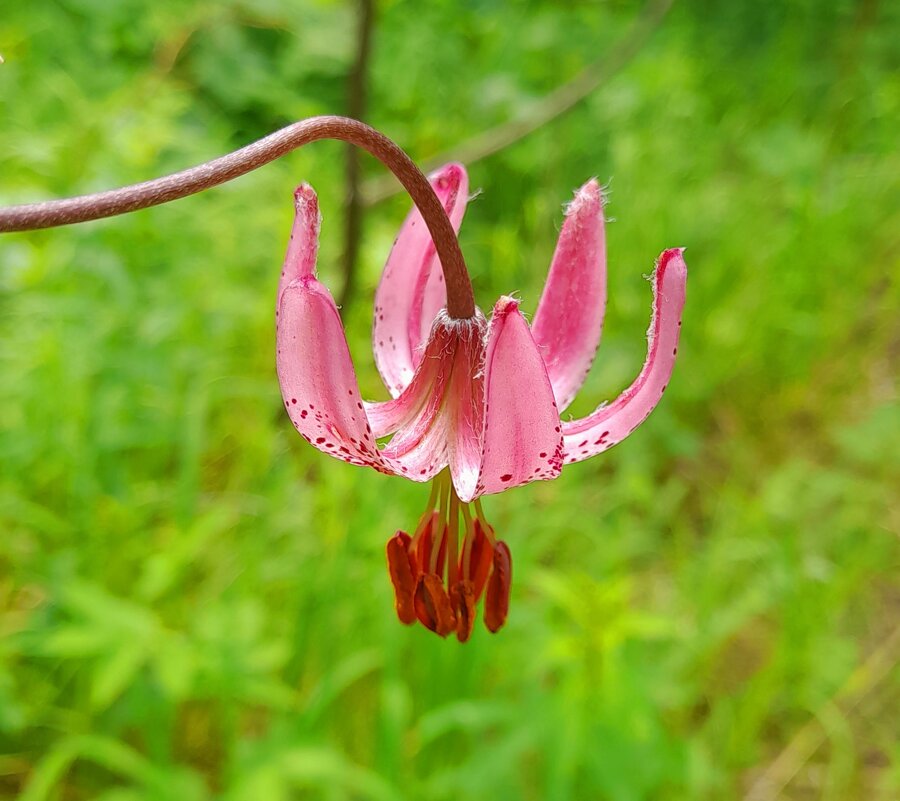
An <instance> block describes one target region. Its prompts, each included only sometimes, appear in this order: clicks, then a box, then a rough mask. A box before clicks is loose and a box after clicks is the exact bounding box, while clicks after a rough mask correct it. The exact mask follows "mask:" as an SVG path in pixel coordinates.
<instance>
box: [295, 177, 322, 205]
mask: <svg viewBox="0 0 900 801" xmlns="http://www.w3.org/2000/svg"><path fill="white" fill-rule="evenodd" d="M309 203H313V204H315V206H316V207H318V205H319V199H318V197H317V196H316V190H315V189H313V188H312V187H311V186H310V185H309V184H307V183H303V184H300V186H298V187H297V188H296V189H295V190H294V206H295V207H296V209H297V211H304V210H306V208H307V204H309Z"/></svg>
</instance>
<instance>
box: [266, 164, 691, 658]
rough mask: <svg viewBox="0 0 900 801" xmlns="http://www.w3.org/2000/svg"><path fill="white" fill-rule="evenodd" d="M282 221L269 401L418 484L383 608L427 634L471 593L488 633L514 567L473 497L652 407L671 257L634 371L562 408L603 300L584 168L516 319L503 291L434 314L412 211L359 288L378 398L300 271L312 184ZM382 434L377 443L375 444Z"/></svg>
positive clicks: (465, 616)
mask: <svg viewBox="0 0 900 801" xmlns="http://www.w3.org/2000/svg"><path fill="white" fill-rule="evenodd" d="M430 181H431V184H432V187H433V189H434V191H435V193H436V194H437V196H438V198H439V199H440V201H441V203H442V204H443V206H444V209H445V211H446V213H447V216H448V217H449V218H450V221H451V223H452V224H453V227H454V229H456V230H457V231H458V230H459V226H460V224H461V222H462V218H463V214H464V211H465V206H466V202H467V199H468V179H467V176H466V172H465V169H464V168H463V167H462V166H461V165H459V164H449V165H447V166H446V167H444V168H442V169H440V170H438V171H437V172H436V173H434V174H433V175H432V176H431V177H430ZM294 200H295V219H294V225H293V230H292V232H291V240H290V244H289V245H288V251H287V256H286V258H285V264H284V270H283V271H282V273H281V281H280V283H279V287H278V300H277V308H276V320H277V367H278V378H279V382H280V384H281V391H282V396H283V398H284V404H285V407H286V409H287V411H288V414H289V416H290V418H291V421H292V422H293V424H294V427H295V428H296V429H297V430H298V431H299V432H300V435H301V436H302V437H303V438H304V439H305V440H306V441H307V442H309V443H310V444H311V445H312V446H313V447H315V448H318V449H319V450H320V451H322V452H323V453H327V454H329V455H331V456H334V457H336V458H338V459H342V460H344V461H346V462H350V463H351V464H357V465H366V466H369V467H372V468H374V469H376V470H378V471H379V472H382V473H389V474H394V475H398V476H403V477H406V478H409V479H410V480H412V481H419V482H428V481H430V482H432V488H431V492H430V496H429V500H428V503H427V505H426V508H425V511H424V513H423V514H422V516H421V518H420V519H419V521H418V524H417V526H416V528H415V529H414V530H413V533H412V534H411V535H410V534H408V533H406V532H404V531H398V532H397V533H396V534H395V535H394V536H392V537H391V538H390V539H389V540H388V543H387V562H388V570H389V574H390V577H391V581H392V583H393V586H394V592H395V606H396V610H397V614H398V616H399V618H400V620H402V621H403V622H404V623H413V622H415V621H416V620H419V621H420V622H421V623H423V624H424V625H425V626H427V627H428V628H429V629H431V630H432V631H435V632H437V633H438V634H440V635H441V636H447V635H448V634H450V633H451V632H455V633H456V635H457V637H458V638H459V639H460V640H461V641H465V640H467V639H468V638H469V636H470V635H471V632H472V626H473V624H474V620H475V607H476V605H477V604H478V602H479V601H480V599H481V598H482V597H484V598H485V604H484V619H485V623H486V625H487V627H488V629H490V630H491V631H496V630H498V629H499V628H500V627H501V626H502V625H503V623H504V622H505V620H506V616H507V611H508V606H509V592H510V582H511V576H512V574H511V569H512V562H511V557H510V552H509V548H508V547H507V545H506V544H505V543H504V542H503V541H501V540H499V539H498V538H497V536H496V533H495V531H494V529H493V527H492V526H491V525H490V524H489V523H488V522H487V520H486V519H485V517H484V513H483V509H482V507H481V504H480V502H479V498H480V497H481V496H482V495H488V494H491V493H496V492H501V491H503V490H506V489H510V488H512V487H516V486H519V485H521V484H527V483H529V482H531V481H537V480H547V479H552V478H556V477H557V476H558V475H559V473H560V471H561V470H562V467H563V465H564V464H571V463H573V462H579V461H581V460H583V459H586V458H588V457H590V456H594V455H596V454H598V453H602V452H603V451H605V450H608V449H609V448H611V447H612V446H613V445H615V444H617V443H619V442H621V441H622V440H623V439H625V437H627V436H628V435H629V434H630V433H631V432H632V431H634V429H635V428H637V426H638V425H640V424H641V422H643V420H644V419H645V418H646V417H647V416H648V415H649V414H650V412H651V411H652V410H653V408H654V407H655V406H656V404H657V403H658V401H659V399H660V397H661V396H662V393H663V391H664V390H665V388H666V385H667V383H668V381H669V377H670V376H671V373H672V368H673V366H674V363H675V355H676V353H677V350H678V335H679V331H680V327H681V312H682V308H683V306H684V299H685V282H686V278H687V268H686V266H685V263H684V259H683V257H682V250H681V249H677V248H676V249H671V250H666V251H663V253H662V254H661V255H660V257H659V258H658V260H657V262H656V267H655V269H654V271H653V275H652V277H651V279H650V280H651V283H652V287H653V309H652V316H651V322H650V329H649V331H648V351H647V358H646V361H645V362H644V366H643V369H642V370H641V371H640V374H639V375H638V377H637V378H636V379H635V381H634V382H633V383H632V385H631V386H630V387H629V388H628V389H626V390H625V391H624V392H623V393H622V394H621V395H620V396H619V397H618V398H616V399H615V400H614V401H613V402H612V403H610V404H602V405H600V406H598V407H597V409H596V410H595V411H594V412H592V413H591V414H589V415H588V416H586V417H583V418H581V419H577V420H570V421H563V420H561V418H560V415H561V413H562V412H563V411H564V410H565V409H566V408H567V407H568V405H569V404H570V403H571V402H572V400H573V398H574V397H575V394H576V393H577V392H578V390H579V388H580V387H581V384H582V382H583V381H584V378H585V376H586V374H587V372H588V370H589V369H590V366H591V363H592V362H593V358H594V354H595V352H596V349H597V346H598V344H599V341H600V333H601V329H602V326H603V316H604V310H605V305H606V242H605V235H604V219H603V200H602V196H601V192H600V187H599V185H598V183H597V181H596V180H591V181H588V183H586V184H585V185H584V186H583V187H581V189H579V190H578V192H576V194H575V198H574V199H573V200H572V202H571V203H570V204H569V206H568V207H567V210H566V217H565V222H564V223H563V227H562V231H561V232H560V236H559V242H558V244H557V247H556V251H555V253H554V256H553V260H552V263H551V265H550V272H549V274H548V276H547V281H546V284H545V286H544V290H543V293H542V295H541V298H540V301H539V303H538V306H537V310H536V312H535V314H534V317H533V319H532V322H531V325H529V324H528V322H527V321H526V319H525V317H524V316H523V315H522V313H521V311H520V310H519V302H518V301H517V300H516V299H514V298H512V297H509V296H503V297H501V298H500V299H499V300H498V301H497V302H496V304H495V305H494V309H493V312H492V314H491V318H490V320H489V321H488V320H487V319H486V318H485V317H484V315H483V314H482V313H481V311H480V310H478V309H477V308H476V310H475V313H474V315H472V316H471V317H467V318H464V319H455V318H452V317H450V315H449V314H448V313H447V311H446V309H445V305H446V304H447V293H446V290H445V284H444V278H443V274H442V272H441V267H440V263H439V261H438V258H437V254H436V252H435V248H434V245H433V243H432V239H431V235H430V233H429V231H428V229H427V228H426V226H425V224H424V221H423V219H422V216H421V214H420V213H419V212H418V211H417V210H415V209H414V210H413V211H412V212H411V213H410V214H409V216H408V217H407V218H406V221H405V222H404V224H403V227H402V228H401V230H400V233H399V235H398V237H397V240H396V242H395V243H394V247H393V249H392V251H391V254H390V256H389V258H388V261H387V264H386V266H385V269H384V274H383V276H382V279H381V283H380V285H379V287H378V290H377V293H376V296H375V320H374V326H373V347H374V352H375V362H376V364H377V366H378V370H379V372H380V373H381V377H382V379H383V380H384V384H385V386H386V388H387V390H388V392H389V393H390V395H391V399H390V400H388V401H383V402H366V401H364V400H363V399H362V398H361V397H360V392H359V387H358V384H357V380H356V374H355V371H354V368H353V363H352V361H351V358H350V352H349V350H348V347H347V341H346V338H345V336H344V331H343V327H342V325H341V320H340V315H339V313H338V309H337V307H336V305H335V303H334V300H333V299H332V297H331V294H330V293H329V292H328V289H327V288H326V287H325V286H324V285H322V284H321V283H320V282H319V281H318V280H317V278H316V273H315V266H316V254H317V248H318V235H319V225H320V216H319V210H318V203H317V199H316V195H315V193H314V192H313V190H312V189H311V188H310V187H309V186H307V185H303V186H301V187H299V188H298V189H297V190H296V192H295V195H294ZM384 437H390V439H389V440H387V442H386V444H384V445H383V446H379V444H378V440H379V439H381V438H384Z"/></svg>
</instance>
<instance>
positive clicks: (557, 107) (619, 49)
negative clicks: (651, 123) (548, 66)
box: [362, 0, 675, 206]
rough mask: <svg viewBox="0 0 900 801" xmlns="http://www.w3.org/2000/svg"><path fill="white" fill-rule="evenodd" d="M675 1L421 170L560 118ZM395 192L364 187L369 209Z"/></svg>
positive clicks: (654, 7) (379, 185)
mask: <svg viewBox="0 0 900 801" xmlns="http://www.w3.org/2000/svg"><path fill="white" fill-rule="evenodd" d="M674 2H675V0H650V2H648V4H647V6H646V7H645V8H644V10H643V11H642V12H641V14H640V15H639V17H638V19H637V21H636V22H635V23H634V26H633V27H632V29H631V31H630V32H629V33H628V34H627V35H626V36H625V38H624V39H622V41H621V42H619V43H618V44H617V45H616V46H615V47H614V48H613V49H612V50H611V51H610V52H609V53H608V54H607V55H606V56H605V57H604V58H602V59H601V60H599V61H596V62H594V63H593V64H591V65H590V66H588V67H586V68H585V69H584V70H582V72H580V73H579V74H578V75H576V76H575V77H574V78H573V79H572V80H571V81H569V82H568V83H565V84H563V85H562V86H559V87H557V88H556V89H555V90H554V91H553V92H551V93H550V94H549V95H547V96H546V97H544V98H542V99H541V100H539V101H537V102H536V103H534V104H533V105H531V106H530V107H529V108H527V109H526V110H525V111H524V112H523V113H522V114H521V115H520V116H518V117H516V118H515V119H513V120H510V121H508V122H505V123H503V124H501V125H498V126H497V127H496V128H491V129H490V130H487V131H484V132H482V133H480V134H477V135H476V136H474V137H472V138H471V139H468V140H466V141H465V142H463V143H462V144H460V145H457V146H455V147H452V148H449V149H448V150H445V151H444V152H443V153H439V154H438V155H436V156H433V157H431V158H429V159H427V160H426V161H425V162H424V164H423V167H422V169H423V170H425V172H431V171H432V170H435V169H437V168H438V167H440V166H441V165H443V164H446V163H447V162H450V161H461V162H462V163H464V164H473V163H474V162H476V161H480V160H481V159H483V158H487V157H488V156H491V155H493V154H494V153H497V152H498V151H500V150H503V149H504V148H506V147H509V146H510V145H512V144H514V143H515V142H518V141H519V140H520V139H523V138H524V137H526V136H527V135H528V134H530V133H533V132H534V131H536V130H537V129H538V128H541V127H543V126H544V125H546V124H547V123H548V122H551V121H552V120H554V119H555V118H556V117H559V116H561V115H562V114H564V113H565V112H566V111H568V110H569V109H571V108H572V107H573V106H575V105H576V104H577V103H579V102H580V101H581V100H583V99H584V98H585V97H587V96H588V95H589V94H591V93H592V92H594V91H595V90H596V89H597V88H598V87H599V86H601V85H602V84H604V83H605V82H606V81H608V80H609V79H610V78H611V77H612V76H613V75H615V74H616V73H617V72H618V71H619V70H621V69H622V67H624V66H625V65H626V64H627V63H628V62H629V61H631V59H632V58H634V57H635V56H636V55H637V54H638V53H639V52H640V50H641V48H642V47H643V46H644V43H645V42H646V41H647V39H649V38H650V35H651V34H652V33H653V32H654V31H655V30H656V29H657V28H658V27H659V25H660V24H661V23H662V21H663V19H664V18H665V16H666V14H667V13H668V12H669V9H670V8H671V7H672V5H673V3H674ZM396 192H397V189H396V187H394V186H392V185H391V184H390V183H389V182H387V181H383V180H382V179H381V178H372V179H370V180H368V181H366V182H365V183H364V184H363V187H362V194H363V202H364V203H365V205H366V206H373V205H375V204H376V203H380V202H381V201H382V200H386V199H387V198H389V197H391V196H393V195H394V194H396Z"/></svg>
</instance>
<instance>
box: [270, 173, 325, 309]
mask: <svg viewBox="0 0 900 801" xmlns="http://www.w3.org/2000/svg"><path fill="white" fill-rule="evenodd" d="M321 224H322V215H321V214H320V213H319V199H318V198H317V197H316V193H315V191H314V190H313V188H312V187H311V186H310V185H309V184H300V186H298V187H297V188H296V189H295V190H294V224H293V226H292V227H291V238H290V241H289V242H288V249H287V254H286V255H285V257H284V267H283V268H282V270H281V278H280V280H279V281H278V294H277V295H276V296H275V297H276V300H275V305H276V314H277V313H278V306H280V305H281V295H282V293H283V292H284V290H285V287H287V286H288V285H289V284H290V283H291V282H292V281H295V280H297V279H298V278H307V277H309V276H313V277H315V274H316V256H317V255H318V251H319V227H320V226H321Z"/></svg>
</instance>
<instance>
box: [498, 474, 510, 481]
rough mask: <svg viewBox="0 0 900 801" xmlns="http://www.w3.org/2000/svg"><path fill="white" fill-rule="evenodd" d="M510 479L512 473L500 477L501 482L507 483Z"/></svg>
mask: <svg viewBox="0 0 900 801" xmlns="http://www.w3.org/2000/svg"><path fill="white" fill-rule="evenodd" d="M511 478H512V473H505V474H504V475H502V476H500V480H501V481H509V480H510V479H511Z"/></svg>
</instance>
